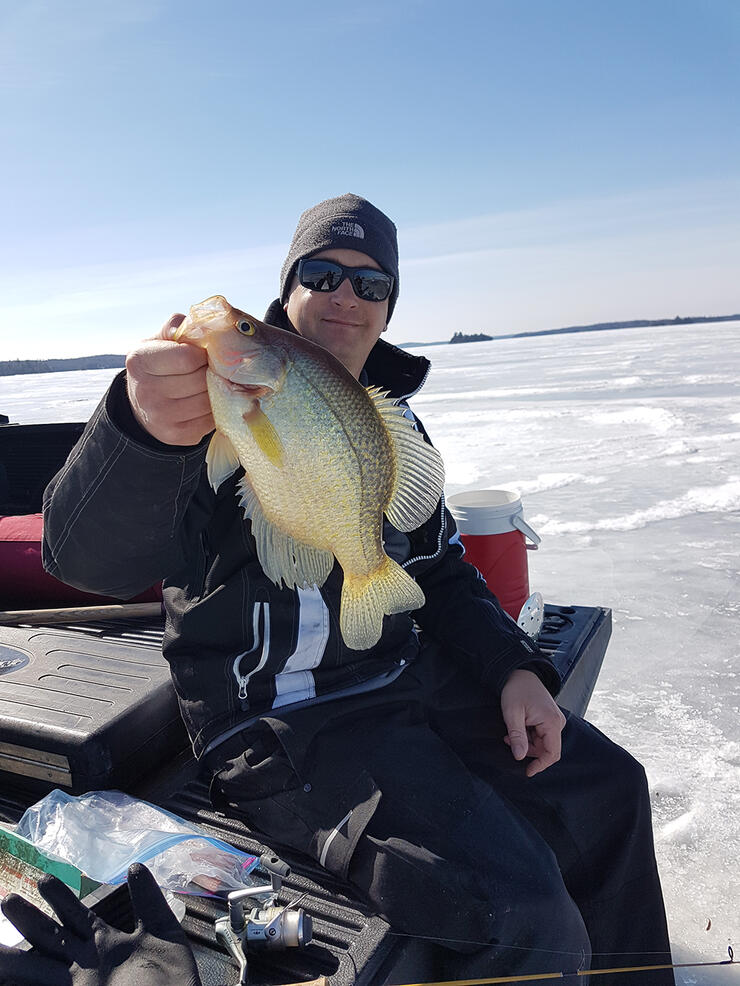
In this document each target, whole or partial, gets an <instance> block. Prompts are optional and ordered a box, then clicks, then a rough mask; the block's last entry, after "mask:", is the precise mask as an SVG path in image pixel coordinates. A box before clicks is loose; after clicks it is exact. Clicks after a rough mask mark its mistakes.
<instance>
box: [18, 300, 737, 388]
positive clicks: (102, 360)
mask: <svg viewBox="0 0 740 986" xmlns="http://www.w3.org/2000/svg"><path fill="white" fill-rule="evenodd" d="M735 321H740V313H738V314H736V315H676V316H675V318H639V319H634V320H633V321H631V322H595V323H594V324H593V325H568V326H566V327H565V328H562V329H532V330H530V331H529V332H509V333H507V334H506V335H495V336H492V335H487V334H486V333H484V332H455V334H454V335H453V336H452V338H451V339H449V340H448V341H447V342H404V343H401V347H402V348H404V347H409V346H410V347H413V346H445V345H448V343H460V342H495V341H498V340H499V339H524V338H526V337H528V336H549V335H562V334H563V333H566V332H605V331H609V330H610V329H639V328H644V327H649V326H653V325H655V326H657V325H688V324H691V323H696V322H699V323H700V322H735ZM125 363H126V357H125V356H115V355H110V354H106V355H103V356H77V357H74V358H72V359H14V360H0V377H10V376H15V375H17V374H21V373H61V372H63V371H65V370H110V369H119V368H121V367H123V366H124V365H125Z"/></svg>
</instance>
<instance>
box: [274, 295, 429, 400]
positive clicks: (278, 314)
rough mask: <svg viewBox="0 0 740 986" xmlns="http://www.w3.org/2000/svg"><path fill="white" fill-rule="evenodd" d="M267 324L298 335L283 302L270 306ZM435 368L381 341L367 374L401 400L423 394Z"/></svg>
mask: <svg viewBox="0 0 740 986" xmlns="http://www.w3.org/2000/svg"><path fill="white" fill-rule="evenodd" d="M264 321H265V322H267V324H268V325H277V326H278V328H280V329H287V331H288V332H295V329H294V328H293V326H292V325H291V323H290V320H289V319H288V316H287V315H286V314H285V310H284V309H283V306H282V305H281V304H280V299H279V298H276V299H275V300H274V301H273V302H272V304H270V305H269V307H268V309H267V311H266V312H265V317H264ZM431 365H432V364H431V363H430V362H429V360H428V359H427V358H426V356H414V355H413V354H412V353H407V352H406V350H404V349H399V348H398V346H394V345H393V344H392V343H390V342H386V341H385V340H384V339H378V341H377V342H376V343H375V345H374V346H373V348H372V350H371V351H370V355H369V356H368V358H367V361H366V363H365V368H364V371H363V373H364V374H366V375H367V383H369V384H371V385H374V386H376V387H381V388H382V389H383V390H387V391H388V392H389V393H390V395H391V397H394V398H395V399H396V400H400V399H402V398H407V397H412V396H413V395H414V394H415V393H417V391H419V390H421V388H422V386H423V385H424V381H425V380H426V378H427V375H428V374H429V370H430V367H431ZM363 383H365V380H364V379H363Z"/></svg>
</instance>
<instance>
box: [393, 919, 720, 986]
mask: <svg viewBox="0 0 740 986" xmlns="http://www.w3.org/2000/svg"><path fill="white" fill-rule="evenodd" d="M390 933H391V934H392V935H395V936H396V937H397V938H416V939H420V940H422V941H432V942H437V943H439V944H442V943H447V944H457V945H482V946H487V947H488V948H516V949H520V950H521V951H525V952H547V953H549V954H550V955H573V956H582V954H583V953H581V952H569V951H565V950H559V949H551V948H529V947H528V946H526V945H503V944H498V943H496V944H493V943H492V942H477V941H471V940H470V939H466V938H439V937H432V936H431V935H410V934H405V933H404V932H402V931H391V932H390ZM632 954H634V953H632V952H593V953H592V956H598V955H615V956H616V955H632ZM642 954H643V955H664V954H665V953H664V952H643V953H642ZM727 954H728V955H729V958H727V959H722V960H721V961H717V962H665V963H660V964H656V965H624V966H613V967H611V968H609V969H579V970H578V971H573V972H562V971H560V972H540V973H528V974H525V975H519V976H493V977H490V978H478V979H448V980H442V981H434V982H424V983H403V984H399V986H488V984H493V983H527V982H536V981H538V980H544V979H565V978H567V977H569V976H582V977H585V976H605V975H607V973H609V974H612V975H613V974H619V973H625V972H658V971H660V970H662V969H704V968H707V967H709V966H720V965H734V964H735V953H734V951H733V949H732V945H728V946H727Z"/></svg>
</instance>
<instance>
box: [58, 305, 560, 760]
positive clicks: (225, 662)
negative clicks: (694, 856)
mask: <svg viewBox="0 0 740 986" xmlns="http://www.w3.org/2000/svg"><path fill="white" fill-rule="evenodd" d="M265 321H267V322H271V323H272V324H278V325H282V327H284V328H291V327H290V325H289V323H288V324H287V325H286V319H285V316H284V313H283V312H282V309H281V308H280V306H279V305H278V304H277V303H273V305H271V306H270V308H269V309H268V312H267V315H266V316H265ZM428 372H429V362H428V360H426V359H425V358H424V357H419V356H413V355H411V354H409V353H406V352H404V351H402V350H400V349H397V348H396V347H394V346H391V345H389V344H388V343H385V342H384V341H382V340H381V341H379V342H378V343H377V344H376V346H375V348H374V349H373V351H372V353H371V354H370V356H369V358H368V361H367V363H366V366H365V374H366V376H367V382H368V383H369V384H375V385H379V386H382V387H383V389H387V390H390V392H391V394H392V396H393V397H395V398H396V399H397V400H399V401H402V400H405V399H406V398H407V397H408V396H410V395H411V394H413V393H415V392H416V391H417V390H419V388H420V387H421V386H422V384H423V382H424V380H425V379H426V376H427V373H428ZM417 424H419V427H420V428H421V425H420V423H419V422H417ZM421 430H422V431H423V428H422V429H421ZM208 441H209V438H205V439H204V440H203V441H202V442H201V443H200V444H199V445H198V446H194V447H182V448H180V447H174V446H168V445H164V444H162V443H160V442H158V441H157V440H156V439H154V438H152V437H151V436H150V435H148V434H147V433H146V432H144V431H143V430H142V429H141V428H140V427H139V426H138V424H137V422H136V420H135V418H134V417H133V413H132V411H131V408H130V405H129V404H128V399H127V397H126V386H125V374H124V373H122V374H120V375H119V376H118V377H117V378H116V379H115V380H114V382H113V384H112V385H111V387H110V389H109V391H108V393H107V394H106V395H105V397H104V398H103V400H102V401H101V403H100V405H99V407H98V408H97V410H96V411H95V413H94V414H93V416H92V418H91V419H90V421H89V423H88V425H87V427H86V429H85V431H84V433H83V435H82V437H81V438H80V440H79V442H78V443H77V445H76V446H75V447H74V449H73V450H72V452H71V453H70V455H69V458H68V460H67V462H66V464H65V465H64V467H63V468H62V469H61V470H60V472H59V473H58V474H57V475H56V476H55V477H54V479H53V480H52V481H51V483H50V484H49V486H48V488H47V490H46V494H45V498H44V545H43V552H44V564H45V566H46V568H47V570H48V571H49V572H50V573H51V574H52V575H54V576H56V577H57V578H59V579H61V580H62V581H64V582H68V583H69V584H71V585H75V586H77V587H78V588H81V589H84V590H87V591H92V592H99V593H103V594H106V595H112V596H117V597H119V598H129V597H131V596H133V595H136V594H137V593H139V592H141V591H143V590H144V589H146V588H148V587H149V586H151V585H152V584H154V583H156V582H158V581H159V580H160V579H162V580H164V586H163V592H164V601H165V607H166V612H167V621H166V629H165V636H164V643H163V652H164V655H165V657H166V659H167V660H168V662H169V664H170V667H171V670H172V676H173V680H174V684H175V688H176V691H177V695H178V698H179V701H180V707H181V711H182V715H183V718H184V720H185V724H186V726H187V728H188V731H189V734H190V737H191V740H192V743H193V749H194V751H195V754H196V756H202V755H203V754H205V753H206V752H209V751H211V750H212V749H214V748H215V747H216V746H217V745H218V744H219V743H220V742H222V741H224V740H225V739H227V738H228V737H229V736H231V735H232V734H234V733H235V732H237V731H238V730H240V729H242V728H244V726H245V725H247V724H248V723H249V722H251V721H253V720H254V718H256V717H257V716H259V715H261V714H265V713H267V712H269V710H271V709H276V708H281V707H284V706H287V705H295V706H298V705H301V704H305V703H307V702H316V701H322V700H328V699H331V698H334V697H336V696H338V695H342V694H348V693H352V692H353V691H359V690H366V689H368V688H376V687H381V686H382V685H383V684H385V683H387V682H389V681H392V680H393V679H394V678H395V677H396V676H397V675H398V674H400V673H402V670H403V668H404V667H405V666H406V665H407V664H408V663H410V662H411V661H413V660H414V658H415V657H416V655H417V654H418V651H419V648H420V646H421V643H422V641H423V639H424V635H428V636H429V637H430V638H432V639H434V640H436V641H437V642H438V643H439V644H441V646H442V647H443V648H444V650H445V651H446V652H447V653H448V654H449V658H450V660H452V661H457V662H459V663H460V665H461V669H462V668H465V669H466V670H467V673H472V674H473V675H474V676H475V677H476V678H477V679H478V680H479V681H480V682H481V683H482V684H484V685H486V686H489V687H490V688H491V689H492V691H493V692H494V693H499V692H500V689H501V688H502V687H503V684H504V682H505V680H506V678H507V677H508V675H509V674H510V673H511V671H512V670H514V669H515V668H521V667H526V668H528V669H530V670H532V671H535V672H536V673H537V674H538V675H539V676H540V677H541V678H542V680H543V681H544V682H545V684H546V686H547V687H548V688H549V690H550V691H551V692H552V693H553V694H555V693H556V692H557V689H558V687H559V678H558V674H557V672H556V670H555V668H554V666H553V665H552V664H551V663H550V661H549V660H548V659H547V658H546V657H545V656H544V655H543V654H542V653H541V652H540V651H539V650H538V648H537V647H536V646H535V645H534V644H533V643H532V642H531V640H530V639H529V638H528V637H527V636H526V634H524V633H523V632H522V631H521V630H520V629H519V628H518V627H517V626H516V624H515V622H514V621H513V620H512V619H510V617H509V616H507V615H506V614H505V613H504V612H503V611H502V610H501V608H500V606H499V605H498V602H497V601H496V599H495V597H494V596H492V594H491V593H490V592H489V590H488V588H487V587H486V585H485V582H484V581H483V580H482V578H481V577H480V575H479V574H478V572H477V571H476V569H475V568H473V567H472V566H471V565H468V564H467V563H466V562H465V561H463V559H462V555H463V548H462V545H461V543H460V541H459V538H458V537H457V535H456V529H455V525H454V521H453V519H452V517H451V516H450V514H449V512H448V511H447V510H446V508H445V506H444V499H442V500H441V501H440V503H439V504H438V506H437V509H436V510H435V512H434V514H433V515H432V516H431V518H430V519H429V520H428V521H427V522H426V523H425V524H424V525H423V526H422V527H420V528H419V529H417V530H415V531H413V532H411V533H410V534H401V533H400V532H398V531H395V530H394V529H392V528H390V525H389V524H388V523H387V521H386V527H385V531H384V540H385V543H386V551H387V552H388V554H390V555H391V556H392V557H393V558H394V559H395V560H396V561H398V562H399V564H401V565H403V567H404V568H406V569H407V570H408V572H409V573H410V574H411V575H412V576H413V577H414V578H415V579H416V580H417V582H418V583H419V585H420V586H421V588H422V590H423V592H424V595H425V598H426V603H425V605H424V607H423V608H422V609H420V610H419V611H417V612H415V613H414V614H413V618H412V615H411V614H408V613H399V614H396V615H394V616H390V617H385V619H384V623H383V634H382V636H381V639H380V641H379V642H378V643H377V644H376V645H375V646H374V647H373V648H371V649H369V650H367V651H355V650H350V649H349V648H347V647H346V646H345V645H344V643H343V641H342V639H341V636H340V633H339V601H340V594H341V582H342V574H341V569H340V568H339V566H338V565H337V564H335V566H334V569H333V570H332V572H331V573H330V575H329V578H328V579H327V581H326V583H325V584H324V585H323V586H322V587H321V589H320V590H319V589H308V590H306V589H297V590H293V589H286V588H284V587H281V588H278V587H277V586H276V585H275V584H274V583H273V582H271V581H270V580H269V579H268V578H267V577H266V576H265V574H264V572H263V571H262V569H261V567H260V564H259V561H258V559H257V554H256V550H255V543H254V539H253V537H252V534H251V529H250V523H249V521H246V520H244V518H243V516H242V511H241V508H240V507H239V505H238V502H237V497H236V492H235V489H236V483H237V481H238V479H239V478H240V476H241V475H242V472H241V470H240V471H238V472H237V473H235V474H234V476H232V477H231V478H230V479H228V480H226V481H225V482H224V483H223V484H222V486H221V487H220V488H219V490H218V492H217V493H214V491H213V490H212V489H211V487H210V485H209V483H208V480H207V478H206V472H205V453H206V449H207V447H208ZM420 635H421V636H420Z"/></svg>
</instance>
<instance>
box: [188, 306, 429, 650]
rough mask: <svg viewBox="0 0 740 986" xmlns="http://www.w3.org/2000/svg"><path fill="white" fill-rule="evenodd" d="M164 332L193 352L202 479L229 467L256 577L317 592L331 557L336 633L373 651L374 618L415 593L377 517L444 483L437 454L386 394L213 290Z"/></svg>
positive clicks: (418, 521) (404, 514)
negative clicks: (338, 582) (200, 401)
mask: <svg viewBox="0 0 740 986" xmlns="http://www.w3.org/2000/svg"><path fill="white" fill-rule="evenodd" d="M169 332H170V335H169V337H170V338H171V339H173V340H174V341H176V342H181V343H186V344H189V345H194V346H200V347H201V348H203V349H205V350H206V353H207V358H208V366H207V369H206V380H207V386H208V396H209V400H210V404H211V410H212V412H213V419H214V422H215V425H216V429H215V431H214V433H213V436H212V438H211V441H210V443H209V446H208V451H207V454H206V464H207V475H208V480H209V482H210V484H211V486H212V487H213V489H214V490H218V489H219V487H220V486H221V484H222V483H223V482H224V480H226V479H227V478H228V477H229V476H231V475H233V473H234V472H235V471H236V470H237V469H239V467H240V466H241V467H243V469H244V476H243V477H242V478H241V479H240V480H239V481H238V484H237V495H238V497H239V501H240V505H241V506H242V508H243V511H244V516H245V517H246V518H247V519H248V520H249V521H250V522H251V529H252V534H253V536H254V539H255V544H256V550H257V556H258V558H259V561H260V564H261V566H262V568H263V570H264V572H265V574H266V575H267V576H268V577H269V578H270V579H271V580H272V581H273V582H274V583H275V584H276V585H278V586H280V585H285V586H287V587H288V588H295V587H302V588H310V587H313V586H317V587H320V586H322V585H323V584H324V582H325V581H326V579H327V577H328V575H329V573H330V572H331V570H332V568H333V567H334V563H335V559H336V561H337V562H338V563H339V565H340V566H341V569H342V574H343V581H342V591H341V600H340V614H339V626H340V632H341V635H342V639H343V640H344V642H345V644H346V645H347V647H349V648H350V649H353V650H367V649H369V648H371V647H373V646H375V644H376V643H377V642H378V640H379V639H380V636H381V633H382V624H383V617H384V615H391V614H393V613H401V612H413V611H414V610H417V609H420V608H421V607H422V606H423V605H424V602H425V599H424V593H423V591H422V589H421V587H420V586H419V585H418V584H417V583H416V582H415V581H414V579H413V578H411V576H410V575H409V574H408V572H406V571H405V569H404V568H402V567H401V566H400V565H399V564H398V563H397V562H396V561H394V560H393V559H392V558H390V557H389V556H388V555H387V554H386V552H385V550H384V546H383V536H382V535H383V517H384V515H385V517H387V518H388V520H389V521H390V523H391V524H392V525H393V526H394V527H395V528H396V529H397V530H399V531H403V532H408V531H412V530H415V529H416V528H417V527H419V526H421V525H422V524H423V523H424V522H425V521H426V520H428V519H429V517H430V516H431V515H432V513H433V512H434V511H435V509H436V507H437V504H438V503H439V500H440V497H441V495H442V491H443V488H444V464H443V461H442V457H441V456H440V454H439V452H438V451H437V450H436V449H435V448H434V447H433V446H432V445H430V444H429V443H428V442H427V441H425V439H424V437H423V436H422V434H421V433H420V432H419V431H418V430H417V429H416V428H415V426H414V424H413V421H411V420H409V418H408V417H407V416H406V413H405V409H404V408H403V407H400V406H398V405H397V404H396V402H395V401H394V400H393V399H392V398H390V397H389V396H388V392H387V391H383V390H381V389H380V388H377V387H363V386H362V384H360V383H359V381H357V380H356V379H355V377H354V376H353V375H352V374H351V373H350V372H349V370H347V368H346V367H345V366H344V365H343V364H342V363H341V362H340V361H339V360H337V359H336V358H335V357H334V356H333V355H332V354H331V353H330V352H328V351H327V350H326V349H324V348H323V347H322V346H319V345H318V344H316V343H314V342H311V341H310V340H309V339H304V338H303V337H302V336H301V335H299V334H297V333H293V332H290V331H288V330H286V329H282V328H279V327H277V326H273V325H267V324H266V323H264V322H261V321H259V320H258V319H256V318H254V317H253V316H252V315H249V314H247V313H246V312H243V311H240V310H239V309H237V308H234V307H232V306H231V305H230V304H229V302H228V301H227V300H226V299H225V298H224V297H223V296H222V295H214V296H213V297H211V298H207V299H206V300H205V301H202V302H200V303H199V304H196V305H193V306H192V307H191V309H190V311H189V313H188V315H187V316H186V318H185V320H184V321H183V322H182V323H181V324H180V326H179V327H173V328H172V329H171V330H169Z"/></svg>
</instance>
